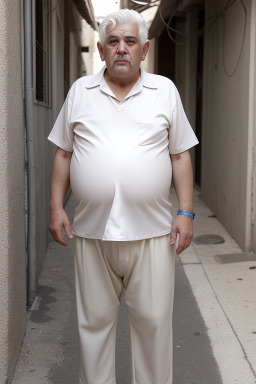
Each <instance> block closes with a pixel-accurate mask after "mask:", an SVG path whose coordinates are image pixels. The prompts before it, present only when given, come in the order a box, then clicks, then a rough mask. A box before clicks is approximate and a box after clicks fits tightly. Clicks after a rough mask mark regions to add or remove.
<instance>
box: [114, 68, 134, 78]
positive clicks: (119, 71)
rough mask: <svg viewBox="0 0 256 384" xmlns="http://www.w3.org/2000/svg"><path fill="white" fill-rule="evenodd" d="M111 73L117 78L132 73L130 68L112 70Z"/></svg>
mask: <svg viewBox="0 0 256 384" xmlns="http://www.w3.org/2000/svg"><path fill="white" fill-rule="evenodd" d="M113 72H114V73H115V74H116V75H118V76H125V75H129V74H130V73H131V72H132V68H124V67H123V68H113Z"/></svg>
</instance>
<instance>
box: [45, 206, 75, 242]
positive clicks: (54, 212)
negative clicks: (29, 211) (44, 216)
mask: <svg viewBox="0 0 256 384" xmlns="http://www.w3.org/2000/svg"><path fill="white" fill-rule="evenodd" d="M63 229H64V231H65V233H66V235H67V237H68V238H69V239H72V238H73V234H72V231H71V228H70V222H69V219H68V216H67V214H66V212H65V211H64V209H63V208H59V209H51V213H50V224H49V230H50V232H51V234H52V237H53V238H54V240H55V241H57V242H58V243H60V244H62V245H67V243H66V241H65V240H64V238H63V232H62V231H63Z"/></svg>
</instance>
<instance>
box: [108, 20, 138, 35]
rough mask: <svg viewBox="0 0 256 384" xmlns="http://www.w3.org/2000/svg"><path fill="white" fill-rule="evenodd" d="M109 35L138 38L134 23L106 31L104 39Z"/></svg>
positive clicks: (119, 25) (123, 24) (136, 27)
mask: <svg viewBox="0 0 256 384" xmlns="http://www.w3.org/2000/svg"><path fill="white" fill-rule="evenodd" d="M111 35H115V36H120V37H121V36H135V37H137V38H138V26H137V24H136V23H122V24H117V25H116V26H115V27H114V28H111V27H108V28H107V29H106V38H108V37H109V36H111Z"/></svg>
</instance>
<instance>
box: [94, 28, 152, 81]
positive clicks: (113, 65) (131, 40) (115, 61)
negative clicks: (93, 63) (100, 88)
mask: <svg viewBox="0 0 256 384" xmlns="http://www.w3.org/2000/svg"><path fill="white" fill-rule="evenodd" d="M148 47H149V43H148V42H147V43H146V44H144V46H142V45H141V43H140V39H139V36H138V27H137V24H135V23H124V24H117V25H116V26H115V28H113V29H109V30H108V29H107V34H106V41H105V44H104V46H102V45H101V44H100V43H98V49H99V53H100V57H101V60H102V61H104V60H105V62H106V65H107V69H108V71H109V72H111V73H112V74H113V75H115V76H118V77H122V78H125V77H130V78H132V77H133V75H134V77H136V76H137V74H138V71H139V66H140V63H141V61H142V60H144V59H145V57H146V54H147V51H148Z"/></svg>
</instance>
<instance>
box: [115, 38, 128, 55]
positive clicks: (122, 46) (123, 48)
mask: <svg viewBox="0 0 256 384" xmlns="http://www.w3.org/2000/svg"><path fill="white" fill-rule="evenodd" d="M117 53H118V54H120V55H124V54H125V53H127V48H126V43H125V41H122V40H121V41H120V42H119V44H118V47H117Z"/></svg>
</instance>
